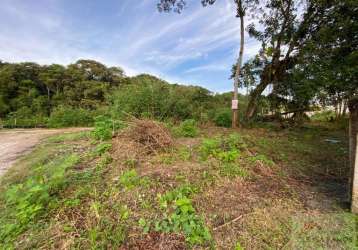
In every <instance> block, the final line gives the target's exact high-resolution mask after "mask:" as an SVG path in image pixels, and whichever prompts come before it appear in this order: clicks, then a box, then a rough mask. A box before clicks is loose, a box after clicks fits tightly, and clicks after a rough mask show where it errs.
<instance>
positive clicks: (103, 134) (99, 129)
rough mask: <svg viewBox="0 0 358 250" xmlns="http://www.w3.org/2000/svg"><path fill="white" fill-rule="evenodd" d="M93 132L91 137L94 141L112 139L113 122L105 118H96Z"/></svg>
mask: <svg viewBox="0 0 358 250" xmlns="http://www.w3.org/2000/svg"><path fill="white" fill-rule="evenodd" d="M94 126H95V127H94V130H93V131H92V136H93V137H94V138H95V139H96V140H108V139H111V138H112V133H113V130H114V125H113V120H112V119H110V118H108V117H105V116H97V117H96V118H95V123H94Z"/></svg>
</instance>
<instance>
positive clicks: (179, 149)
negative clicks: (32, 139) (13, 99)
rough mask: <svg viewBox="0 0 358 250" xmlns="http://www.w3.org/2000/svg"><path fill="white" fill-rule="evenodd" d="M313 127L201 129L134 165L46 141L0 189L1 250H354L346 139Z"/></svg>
mask: <svg viewBox="0 0 358 250" xmlns="http://www.w3.org/2000/svg"><path fill="white" fill-rule="evenodd" d="M317 126H318V125H315V124H313V125H312V124H309V125H307V126H305V127H303V128H295V129H289V130H280V131H278V130H276V129H273V128H267V127H264V128H262V127H261V128H252V129H241V130H240V131H232V130H228V129H221V128H208V129H201V131H200V137H196V138H190V140H187V138H186V140H180V139H182V138H179V139H177V140H178V141H180V142H181V143H180V144H178V145H177V146H176V147H175V148H173V149H172V150H170V151H168V152H158V153H157V154H152V155H147V154H145V155H139V157H138V154H134V153H133V154H131V151H121V150H118V149H117V147H118V143H121V142H120V141H118V142H116V143H113V142H112V141H93V139H91V137H89V136H88V134H87V133H77V134H73V135H67V134H66V135H62V136H56V137H52V138H49V139H48V140H46V141H45V142H44V143H43V144H40V145H39V146H38V147H37V148H36V149H35V150H34V151H33V152H32V153H31V154H30V155H28V156H26V157H25V158H23V159H22V160H21V161H20V162H19V163H18V164H17V165H16V166H14V167H13V168H12V169H11V172H8V173H7V174H6V175H5V176H4V177H3V178H2V179H1V180H0V181H1V186H0V191H1V194H0V218H1V219H0V222H1V223H0V224H1V233H0V243H1V244H0V245H1V246H2V248H9V249H11V248H16V249H39V248H43V249H52V248H56V249H57V248H65V249H69V248H71V249H108V248H112V249H118V248H119V247H122V248H124V249H133V248H140V247H142V248H143V247H146V248H150V247H152V248H154V249H156V248H158V244H164V245H165V246H166V248H168V249H170V248H178V249H182V248H185V247H186V248H189V249H190V248H195V249H207V248H212V249H354V247H356V244H357V231H356V226H355V225H356V224H355V223H356V221H357V219H358V218H357V217H356V216H354V215H352V214H350V213H348V212H347V210H346V208H345V207H344V205H342V204H343V203H342V201H343V200H344V199H343V195H344V189H342V188H341V187H343V184H344V182H345V181H346V179H345V178H346V176H347V169H346V168H345V167H344V166H342V162H346V161H347V150H346V149H347V137H346V135H345V131H344V130H339V129H335V128H332V127H325V126H324V127H322V126H321V125H319V126H318V127H317ZM183 136H187V135H183ZM329 138H335V139H336V140H339V142H338V143H335V144H332V143H329V142H327V141H325V139H329ZM114 140H115V139H114ZM131 150H136V149H134V148H132V149H131ZM133 152H134V151H133ZM337 190H338V191H339V190H342V191H341V192H338V191H337ZM333 191H334V192H333ZM24 193H25V194H26V195H23V194H24ZM4 235H5V236H4ZM0 249H1V247H0Z"/></svg>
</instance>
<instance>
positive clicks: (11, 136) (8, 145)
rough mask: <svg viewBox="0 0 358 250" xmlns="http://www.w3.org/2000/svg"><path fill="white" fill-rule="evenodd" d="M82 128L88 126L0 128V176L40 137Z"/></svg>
mask: <svg viewBox="0 0 358 250" xmlns="http://www.w3.org/2000/svg"><path fill="white" fill-rule="evenodd" d="M83 130H88V128H65V129H11V130H10V129H9V130H0V176H2V175H3V174H4V173H5V172H6V170H7V169H8V168H9V167H11V165H12V164H13V163H14V162H15V161H16V160H17V159H18V158H19V157H20V156H23V155H25V154H27V153H29V152H31V150H32V149H33V148H34V146H35V145H36V144H38V143H39V142H40V141H41V139H43V138H45V137H48V136H50V135H54V134H61V133H70V132H77V131H83Z"/></svg>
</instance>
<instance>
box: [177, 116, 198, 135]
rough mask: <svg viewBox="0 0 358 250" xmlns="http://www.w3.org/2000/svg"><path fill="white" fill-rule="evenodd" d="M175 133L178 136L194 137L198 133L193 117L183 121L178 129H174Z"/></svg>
mask: <svg viewBox="0 0 358 250" xmlns="http://www.w3.org/2000/svg"><path fill="white" fill-rule="evenodd" d="M175 133H176V134H177V135H179V136H183V137H195V136H197V135H198V133H199V129H198V127H197V124H196V121H195V120H193V119H189V120H185V121H183V122H182V123H181V124H180V125H179V127H178V129H176V131H175Z"/></svg>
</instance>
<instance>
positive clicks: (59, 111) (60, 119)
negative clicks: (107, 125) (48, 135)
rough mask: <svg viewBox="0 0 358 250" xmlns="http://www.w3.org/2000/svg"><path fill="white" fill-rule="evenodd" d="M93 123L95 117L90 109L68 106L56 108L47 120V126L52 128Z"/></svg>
mask: <svg viewBox="0 0 358 250" xmlns="http://www.w3.org/2000/svg"><path fill="white" fill-rule="evenodd" d="M92 124H93V118H92V114H91V112H90V111H89V110H86V109H82V108H72V107H68V106H59V107H57V108H55V109H54V110H53V111H52V113H51V115H50V117H49V119H48V122H47V126H49V127H52V128H59V127H71V126H74V127H76V126H91V125H92Z"/></svg>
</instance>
